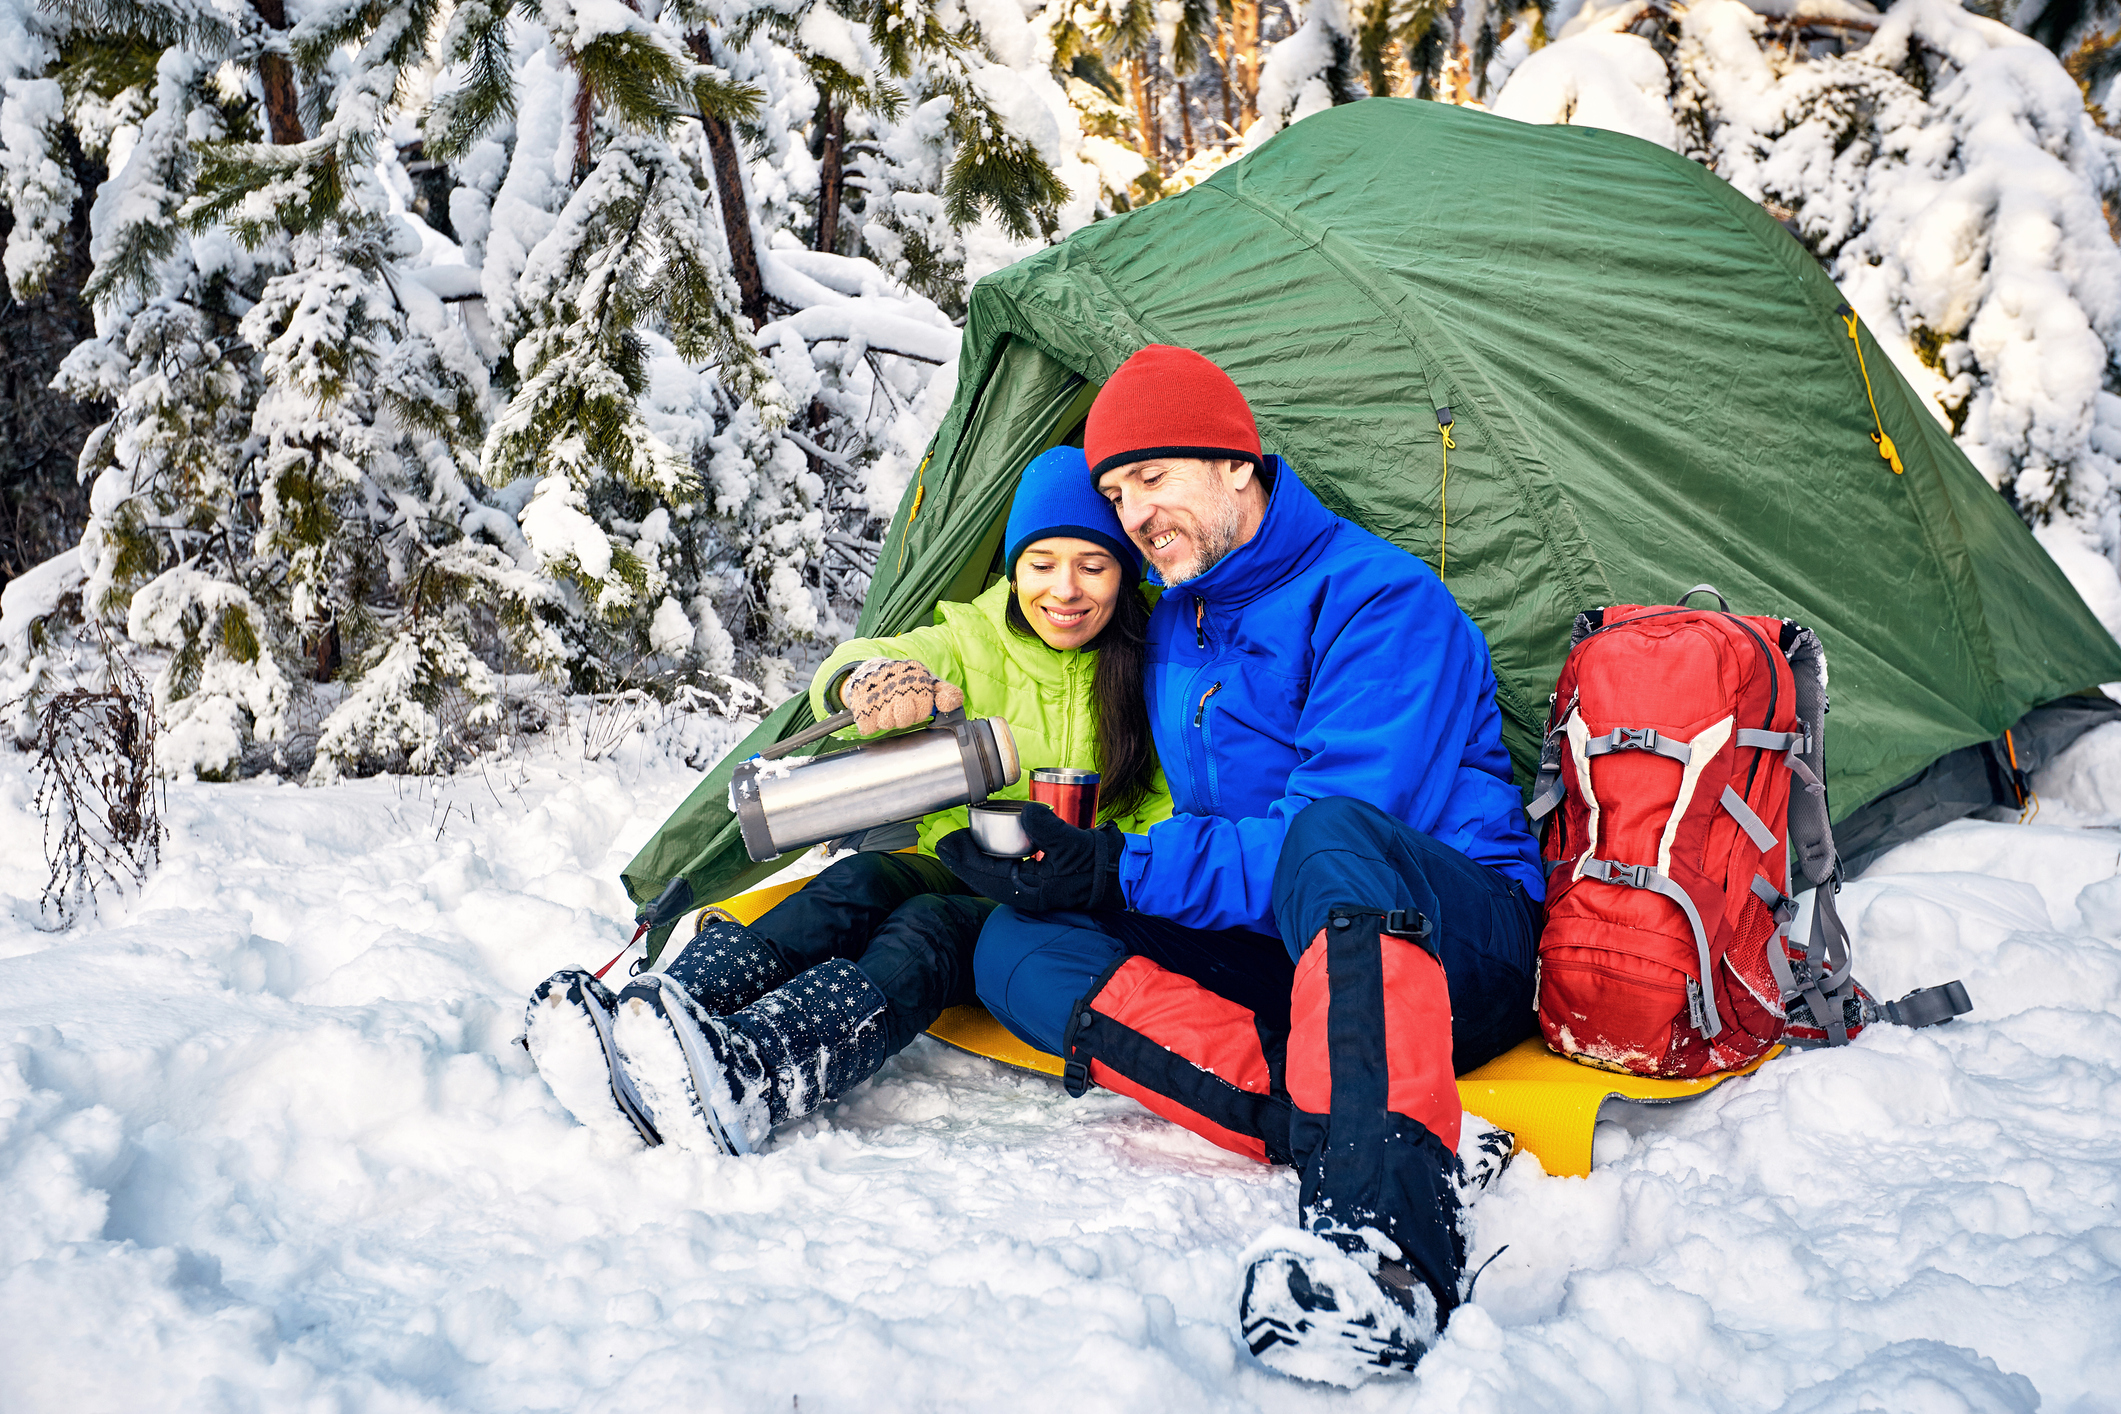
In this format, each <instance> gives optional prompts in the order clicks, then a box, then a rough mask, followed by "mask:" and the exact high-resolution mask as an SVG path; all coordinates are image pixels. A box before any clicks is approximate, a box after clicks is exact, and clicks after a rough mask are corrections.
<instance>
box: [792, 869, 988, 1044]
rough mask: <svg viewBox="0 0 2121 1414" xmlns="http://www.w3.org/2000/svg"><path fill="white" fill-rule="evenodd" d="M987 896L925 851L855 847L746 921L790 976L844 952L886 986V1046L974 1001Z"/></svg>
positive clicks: (905, 1041)
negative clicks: (975, 955)
mask: <svg viewBox="0 0 2121 1414" xmlns="http://www.w3.org/2000/svg"><path fill="white" fill-rule="evenodd" d="M993 911H994V903H993V901H992V900H991V899H984V898H981V897H979V896H978V895H977V894H974V893H973V892H971V890H970V889H968V888H967V887H966V886H965V885H964V884H962V883H960V882H959V881H958V877H957V875H955V874H953V873H951V872H950V871H949V870H948V869H946V868H944V867H943V865H942V864H940V863H939V862H937V861H936V860H935V859H933V858H931V857H930V856H928V855H925V854H856V855H852V856H850V857H848V858H846V859H842V860H840V861H839V862H838V863H836V864H833V865H830V866H828V867H827V868H826V870H825V871H824V872H823V873H822V874H819V875H818V876H817V877H816V878H814V879H812V880H811V881H810V882H809V883H808V884H806V885H804V886H803V888H802V889H800V890H798V891H797V892H796V893H793V894H791V895H789V896H788V897H787V898H785V899H783V900H782V901H781V902H780V903H778V904H776V905H775V906H774V907H773V909H772V911H770V912H769V913H767V914H766V916H765V917H763V918H761V919H759V921H758V922H756V923H754V924H752V925H751V927H752V930H753V931H754V932H756V933H759V934H760V935H762V936H763V937H765V938H766V940H767V941H768V942H770V943H772V945H773V947H774V950H775V951H776V952H778V953H779V954H780V955H781V960H782V962H784V963H785V964H786V965H787V968H788V972H789V975H790V976H794V975H796V974H798V973H801V972H804V971H807V970H808V969H810V968H812V967H815V966H817V965H818V964H819V963H821V962H827V961H830V960H831V959H833V958H836V957H843V958H846V959H847V960H848V961H850V962H852V963H853V964H854V965H855V966H857V967H859V968H861V970H862V972H863V973H864V975H866V976H867V977H868V978H869V980H870V981H871V982H873V983H875V984H876V989H877V990H878V991H879V992H882V993H883V994H884V999H885V1001H886V1002H887V1003H888V1005H887V1006H886V1007H885V1009H884V1037H885V1045H886V1047H887V1048H888V1051H889V1052H890V1053H892V1054H896V1053H897V1052H899V1051H901V1050H903V1049H905V1047H906V1046H907V1045H908V1044H909V1043H910V1042H911V1041H912V1040H913V1038H914V1037H916V1036H918V1035H920V1034H921V1032H923V1031H925V1030H927V1029H928V1028H929V1026H931V1025H932V1024H934V1022H935V1019H936V1018H937V1017H938V1016H940V1015H942V1013H943V1008H945V1007H953V1006H964V1005H966V1004H968V1003H971V1002H975V1001H978V1000H979V997H978V994H977V993H976V992H975V990H974V988H973V984H972V949H973V945H974V944H976V943H977V942H978V941H979V933H980V925H981V924H982V923H984V922H986V921H987V915H988V914H989V913H991V912H993Z"/></svg>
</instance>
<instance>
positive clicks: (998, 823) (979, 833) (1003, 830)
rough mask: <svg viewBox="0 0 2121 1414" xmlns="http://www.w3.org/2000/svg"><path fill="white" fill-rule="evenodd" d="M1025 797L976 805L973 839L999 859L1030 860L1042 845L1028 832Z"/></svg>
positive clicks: (973, 810)
mask: <svg viewBox="0 0 2121 1414" xmlns="http://www.w3.org/2000/svg"><path fill="white" fill-rule="evenodd" d="M1029 803H1030V802H1028V801H1023V800H989V801H986V802H984V803H982V804H979V805H975V806H973V807H972V810H971V816H972V838H973V840H974V841H976V842H977V843H978V845H979V847H980V848H981V849H983V850H985V851H986V852H987V853H988V854H991V855H994V856H995V857H996V858H998V859H1028V858H1029V857H1030V856H1031V853H1032V851H1034V850H1036V849H1037V848H1038V846H1037V845H1034V844H1033V843H1031V836H1029V835H1027V834H1025V833H1024V807H1025V806H1026V805H1028V804H1029Z"/></svg>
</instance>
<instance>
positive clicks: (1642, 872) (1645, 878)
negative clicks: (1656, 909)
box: [1583, 859, 1657, 889]
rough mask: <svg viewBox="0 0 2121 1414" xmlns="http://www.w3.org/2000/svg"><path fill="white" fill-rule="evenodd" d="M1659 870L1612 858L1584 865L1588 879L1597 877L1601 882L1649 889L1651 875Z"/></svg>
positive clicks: (1585, 875)
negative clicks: (1616, 860)
mask: <svg viewBox="0 0 2121 1414" xmlns="http://www.w3.org/2000/svg"><path fill="white" fill-rule="evenodd" d="M1656 872H1657V871H1656V870H1655V869H1652V868H1651V867H1650V866H1649V865H1647V864H1618V863H1615V862H1614V861H1613V860H1610V859H1594V860H1592V861H1591V862H1590V863H1589V864H1587V865H1585V866H1584V870H1583V874H1584V877H1585V878H1587V879H1596V880H1597V881H1598V882H1599V883H1601V884H1619V885H1621V886H1622V887H1623V888H1630V889H1647V888H1649V887H1650V876H1651V875H1653V874H1655V873H1656Z"/></svg>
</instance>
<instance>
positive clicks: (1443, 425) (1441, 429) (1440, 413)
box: [1436, 407, 1458, 579]
mask: <svg viewBox="0 0 2121 1414" xmlns="http://www.w3.org/2000/svg"><path fill="white" fill-rule="evenodd" d="M1436 431H1437V435H1439V436H1441V437H1442V438H1443V482H1442V484H1441V485H1439V486H1438V487H1437V489H1436V508H1437V520H1438V522H1439V524H1438V527H1437V533H1436V577H1437V578H1438V579H1442V578H1443V567H1444V566H1445V565H1446V564H1448V563H1450V558H1451V552H1450V544H1451V452H1452V449H1454V448H1455V447H1457V445H1458V444H1457V443H1456V442H1454V441H1452V440H1451V410H1450V409H1449V408H1447V407H1444V408H1438V409H1436Z"/></svg>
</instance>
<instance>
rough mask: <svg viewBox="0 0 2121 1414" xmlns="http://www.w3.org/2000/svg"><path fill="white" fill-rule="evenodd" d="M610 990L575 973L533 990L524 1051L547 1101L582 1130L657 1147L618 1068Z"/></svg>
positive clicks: (564, 970) (636, 1098)
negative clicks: (559, 1106) (562, 1107)
mask: <svg viewBox="0 0 2121 1414" xmlns="http://www.w3.org/2000/svg"><path fill="white" fill-rule="evenodd" d="M615 1004H616V999H615V998H614V997H613V996H612V995H611V992H610V989H608V988H607V987H605V985H604V984H603V983H602V982H599V981H598V980H597V979H596V977H595V976H594V975H593V974H591V973H588V972H585V971H583V970H582V969H581V968H579V967H567V968H562V969H561V970H560V971H558V972H555V973H553V974H552V976H550V977H548V978H546V979H545V980H544V981H543V982H541V983H539V984H538V989H537V990H536V991H535V992H532V993H531V994H530V1005H529V1007H527V1008H526V1009H525V1016H524V1033H525V1034H524V1045H525V1047H526V1048H527V1049H528V1050H529V1051H530V1058H531V1060H533V1061H534V1062H536V1064H537V1067H538V1074H540V1075H542V1076H544V1077H545V1083H546V1084H547V1085H549V1086H551V1087H552V1093H553V1095H554V1096H555V1097H556V1098H557V1099H558V1100H559V1102H560V1103H561V1104H562V1105H565V1106H566V1107H567V1112H568V1113H569V1114H572V1115H573V1116H574V1117H575V1118H576V1119H577V1120H579V1121H580V1122H581V1123H582V1125H583V1126H584V1127H585V1128H587V1129H589V1130H591V1131H593V1132H594V1133H596V1134H599V1135H602V1136H604V1137H605V1138H607V1139H612V1140H617V1141H619V1142H623V1143H646V1144H649V1145H655V1144H660V1143H662V1142H663V1141H662V1139H661V1137H659V1136H658V1135H657V1134H656V1132H655V1126H654V1125H652V1124H650V1123H649V1122H648V1117H647V1111H646V1110H645V1109H644V1108H643V1107H642V1104H641V1098H640V1095H639V1093H638V1092H636V1091H635V1089H634V1088H633V1081H632V1080H631V1079H630V1078H629V1077H628V1076H627V1074H626V1072H625V1070H624V1069H622V1068H621V1067H620V1065H619V1053H618V1050H617V1048H616V1047H614V1046H613V1044H612V1037H611V1023H612V1010H613V1007H614V1005H615Z"/></svg>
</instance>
